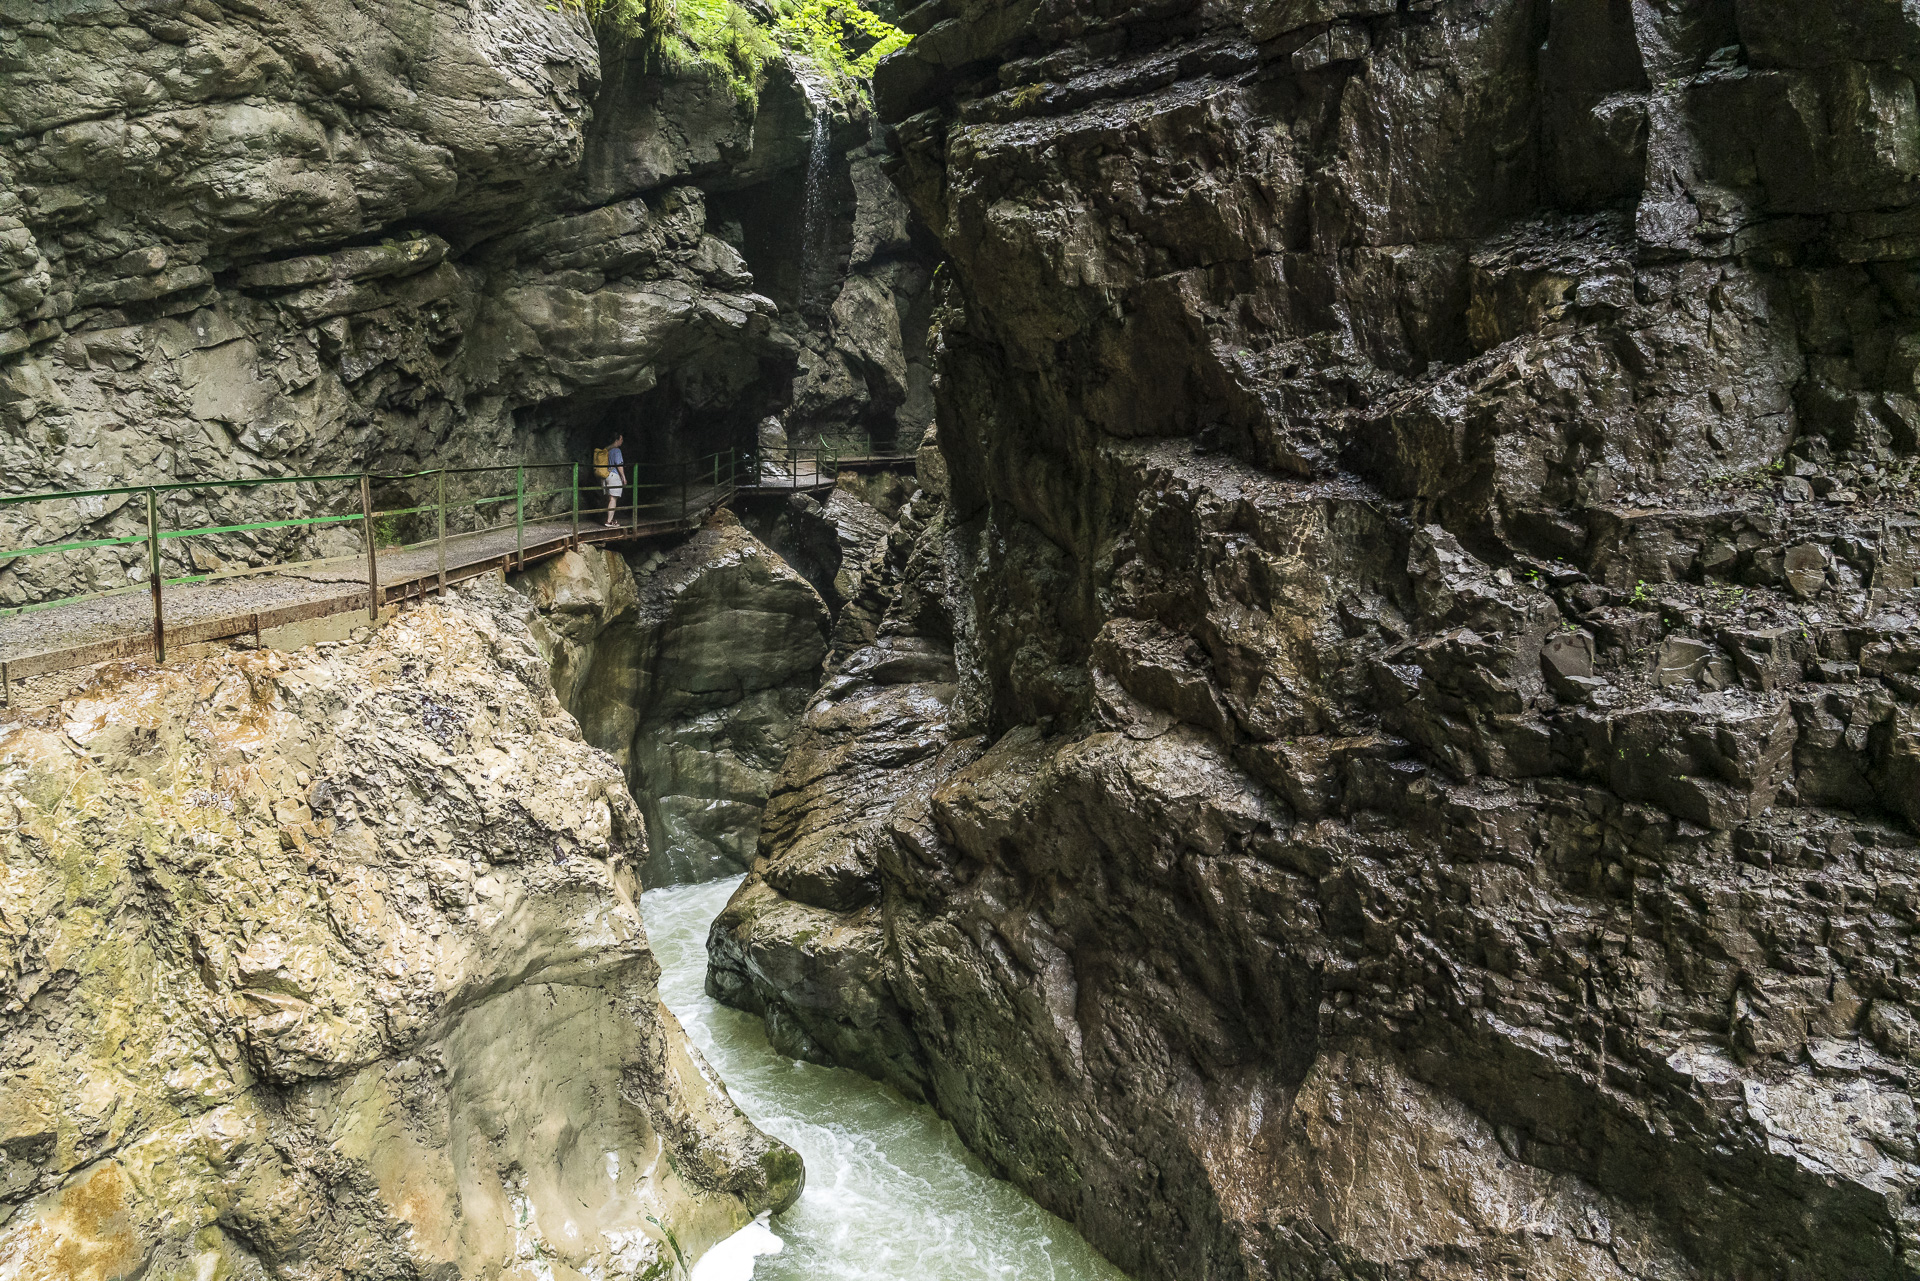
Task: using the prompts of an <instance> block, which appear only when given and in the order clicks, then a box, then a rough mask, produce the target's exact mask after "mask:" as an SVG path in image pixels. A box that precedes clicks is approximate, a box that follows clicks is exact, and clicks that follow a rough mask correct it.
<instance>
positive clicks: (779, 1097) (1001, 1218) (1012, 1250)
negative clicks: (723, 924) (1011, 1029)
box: [641, 877, 1126, 1281]
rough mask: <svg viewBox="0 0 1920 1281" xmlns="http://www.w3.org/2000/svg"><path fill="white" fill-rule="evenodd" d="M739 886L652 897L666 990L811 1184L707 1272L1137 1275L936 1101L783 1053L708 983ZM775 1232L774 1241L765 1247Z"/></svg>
mask: <svg viewBox="0 0 1920 1281" xmlns="http://www.w3.org/2000/svg"><path fill="white" fill-rule="evenodd" d="M739 883H740V881H739V878H737V877H735V878H733V879H730V880H726V881H713V882H708V883H707V884H705V885H676V886H670V887H668V888H666V889H658V890H650V891H648V892H647V894H646V895H645V896H644V897H643V898H642V900H641V908H642V912H643V914H644V915H645V917H646V922H647V935H648V937H649V938H650V939H651V940H652V943H653V951H654V955H655V956H657V957H658V958H659V960H660V967H661V970H662V974H661V978H660V994H661V996H662V998H664V999H665V1001H666V1003H667V1006H668V1008H669V1009H671V1010H672V1011H673V1012H674V1014H675V1016H676V1017H678V1018H679V1020H680V1022H681V1024H682V1025H683V1026H684V1027H685V1028H686V1030H687V1035H688V1036H689V1037H691V1038H692V1040H693V1043H694V1044H695V1045H697V1046H699V1047H700V1052H701V1053H702V1054H704V1055H706V1057H707V1061H708V1062H709V1063H711V1064H712V1065H713V1067H714V1070H715V1071H717V1072H719V1074H720V1075H721V1077H722V1078H723V1079H724V1080H725V1081H726V1083H727V1088H728V1090H730V1091H731V1092H732V1094H733V1098H734V1101H735V1102H736V1103H738V1104H739V1105H740V1106H741V1108H743V1109H744V1110H745V1111H746V1113H747V1115H748V1116H750V1117H752V1118H753V1120H754V1122H755V1123H756V1124H757V1125H759V1126H760V1128H761V1129H763V1130H765V1131H766V1132H767V1133H769V1134H772V1135H774V1136H776V1137H778V1138H780V1139H782V1140H784V1141H785V1142H787V1143H790V1144H792V1145H793V1146H794V1147H795V1148H796V1149H798V1150H799V1152H800V1155H801V1156H802V1157H803V1158H805V1160H806V1163H807V1190H806V1192H805V1193H804V1194H803V1195H802V1196H801V1198H800V1200H799V1201H798V1202H797V1203H795V1204H794V1206H793V1208H792V1209H790V1210H788V1211H787V1212H786V1213H785V1214H783V1215H780V1216H779V1217H778V1218H776V1219H774V1220H773V1221H772V1223H771V1224H769V1225H766V1226H758V1225H756V1227H754V1228H748V1229H747V1230H746V1232H744V1233H742V1234H741V1235H740V1236H738V1237H736V1238H734V1239H733V1240H731V1241H729V1242H728V1243H727V1244H726V1245H725V1246H722V1247H716V1249H715V1250H714V1251H711V1252H709V1257H710V1258H712V1256H713V1255H719V1256H720V1257H718V1258H712V1262H711V1263H709V1262H708V1260H707V1259H703V1260H702V1261H701V1262H702V1264H703V1266H702V1268H701V1269H699V1271H698V1276H699V1278H700V1281H745V1278H747V1277H749V1276H750V1277H752V1278H753V1281H781V1279H783V1278H792V1279H794V1281H801V1279H804V1281H1126V1279H1125V1277H1124V1276H1123V1275H1122V1273H1121V1272H1120V1271H1119V1270H1118V1269H1116V1268H1115V1267H1114V1266H1113V1265H1112V1264H1110V1263H1108V1262H1107V1261H1106V1260H1105V1259H1103V1258H1101V1257H1100V1256H1099V1255H1098V1254H1096V1253H1094V1251H1093V1248H1092V1247H1091V1246H1089V1245H1088V1244H1087V1243H1086V1242H1085V1241H1084V1240H1082V1239H1081V1237H1080V1235H1079V1233H1077V1232H1075V1231H1074V1230H1073V1228H1072V1227H1070V1226H1068V1225H1067V1224H1066V1223H1064V1222H1062V1221H1061V1220H1060V1219H1057V1218H1055V1217H1054V1216H1053V1215H1051V1214H1048V1213H1047V1212H1046V1211H1045V1210H1042V1209H1041V1208H1040V1207H1039V1206H1038V1205H1036V1204H1034V1202H1033V1201H1032V1200H1031V1199H1029V1198H1028V1197H1027V1195H1026V1194H1025V1193H1023V1192H1021V1191H1020V1190H1019V1189H1018V1188H1016V1187H1014V1186H1013V1185H1012V1184H1010V1183H1007V1182H1004V1181H1002V1180H1000V1179H996V1178H994V1177H993V1176H992V1175H990V1174H988V1173H987V1172H986V1170H985V1169H984V1168H983V1167H982V1166H981V1164H980V1162H979V1161H978V1160H977V1159H976V1158H975V1157H974V1156H973V1155H972V1154H971V1153H969V1152H968V1151H967V1149H966V1147H965V1146H964V1145H963V1144H962V1143H961V1142H960V1140H959V1137H958V1136H957V1135H955V1134H954V1132H953V1127H952V1126H950V1125H948V1124H947V1123H946V1122H945V1121H942V1120H941V1119H940V1118H939V1117H938V1116H937V1115H935V1114H934V1112H933V1110H932V1109H931V1108H927V1107H921V1106H917V1105H915V1104H911V1103H908V1102H907V1101H906V1100H905V1099H903V1098H901V1097H900V1095H898V1094H896V1093H895V1092H893V1091H892V1090H888V1089H886V1088H885V1087H883V1086H880V1085H878V1084H876V1083H874V1082H873V1081H870V1080H868V1079H867V1078H866V1077H864V1076H861V1075H860V1074H858V1073H856V1072H849V1071H846V1070H845V1069H842V1068H824V1067H819V1066H817V1065H815V1064H812V1063H799V1062H795V1061H794V1060H793V1059H789V1058H787V1057H785V1056H784V1055H781V1054H778V1053H775V1051H774V1049H773V1047H772V1046H771V1045H769V1044H768V1043H767V1036H766V1031H765V1029H764V1028H763V1027H762V1026H761V1023H760V1020H759V1019H757V1018H754V1017H753V1016H751V1015H747V1014H742V1013H740V1012H739V1011H737V1010H730V1009H727V1008H726V1007H725V1006H723V1005H720V1004H719V1003H718V1002H716V1001H714V1000H713V999H712V998H710V997H709V996H707V994H706V990H705V985H706V974H707V927H708V925H709V924H711V923H712V921H713V918H714V917H715V916H717V915H718V914H719V912H720V909H721V908H722V907H724V906H726V902H727V899H728V897H729V896H731V895H732V893H733V891H734V888H735V887H736V886H738V885H739ZM769 1229H770V1230H771V1232H772V1234H773V1235H774V1236H775V1237H777V1238H778V1239H779V1249H778V1252H777V1253H765V1252H764V1251H766V1250H768V1249H771V1248H772V1246H773V1242H772V1241H770V1240H768V1239H767V1236H766V1233H767V1232H768V1231H769ZM728 1247H732V1250H731V1252H730V1253H727V1254H723V1253H721V1252H722V1251H724V1250H727V1249H728ZM756 1256H757V1257H756ZM749 1267H751V1269H752V1270H751V1271H748V1270H747V1269H748V1268H749Z"/></svg>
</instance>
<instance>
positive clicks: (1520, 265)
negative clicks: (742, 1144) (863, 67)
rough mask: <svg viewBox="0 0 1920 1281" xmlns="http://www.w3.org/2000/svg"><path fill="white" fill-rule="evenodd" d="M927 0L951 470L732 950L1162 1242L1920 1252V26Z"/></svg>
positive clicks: (1251, 1249)
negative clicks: (1917, 489)
mask: <svg viewBox="0 0 1920 1281" xmlns="http://www.w3.org/2000/svg"><path fill="white" fill-rule="evenodd" d="M908 21H909V23H910V25H911V26H913V27H914V28H915V29H916V30H919V31H920V32H921V33H922V34H921V35H920V36H919V38H918V39H917V40H916V42H915V44H914V45H913V46H912V47H910V48H909V49H908V50H907V51H905V52H903V53H902V54H900V55H897V56H896V57H894V58H892V59H890V60H888V61H887V62H886V63H884V64H883V65H882V68H881V72H880V74H879V75H878V77H877V79H876V92H877V95H878V98H879V101H880V104H881V109H882V112H883V114H884V115H886V116H887V118H888V119H889V121H890V122H891V123H892V124H893V126H894V129H895V138H896V142H897V149H898V160H897V161H896V162H895V164H894V176H895V178H896V180H897V181H898V182H899V183H900V184H901V186H902V188H903V190H905V191H906V192H907V193H908V195H909V197H910V198H911V200H912V202H913V205H914V208H915V210H916V211H917V213H918V214H919V215H920V216H921V217H922V218H923V220H924V221H925V223H926V225H927V226H928V227H929V228H931V229H932V230H933V232H934V233H935V234H936V235H937V236H938V237H939V239H940V242H941V245H942V247H943V249H944V251H945V252H946V254H947V257H948V264H949V267H950V270H947V271H943V272H942V282H943V285H942V288H943V290H944V292H943V293H942V295H941V298H940V302H939V310H938V311H937V312H936V315H935V321H936V340H935V363H936V370H937V376H936V383H935V388H934V391H935V397H936V401H937V406H938V421H939V450H938V455H937V457H929V459H928V462H929V464H931V465H930V466H929V468H928V469H926V470H925V471H923V480H925V482H926V488H927V490H928V491H929V493H928V496H927V498H926V500H925V501H926V504H927V506H925V507H924V508H922V506H921V504H920V503H916V509H917V510H916V511H915V513H914V518H913V520H912V521H910V522H903V523H902V525H901V527H900V528H899V529H898V530H897V531H896V535H895V537H894V538H893V539H892V540H891V546H890V549H889V550H888V551H887V552H886V553H885V555H886V558H887V560H886V568H885V572H884V574H882V575H880V576H879V577H876V578H875V579H874V580H873V590H874V592H875V597H874V600H873V602H872V606H873V610H872V612H871V613H870V614H869V617H870V618H873V619H877V621H876V622H874V623H873V624H872V625H871V626H870V628H869V630H868V632H867V634H866V636H865V637H864V638H858V639H863V640H864V644H861V645H859V646H858V647H857V648H855V649H854V650H853V651H852V652H851V653H850V654H849V655H848V656H847V658H846V659H845V660H844V662H843V664H842V665H839V666H837V667H836V668H835V670H834V671H832V672H830V674H829V677H828V679H827V681H826V683H825V684H824V685H823V686H822V688H821V691H820V693H819V695H818V696H817V697H816V700H815V702H814V703H813V705H812V706H811V707H810V708H809V710H808V713H807V717H806V720H805V722H804V725H803V728H802V732H801V735H800V737H799V738H798V739H797V740H796V748H795V751H794V753H793V754H792V755H791V756H790V757H789V760H788V763H787V767H786V769H785V771H784V773H783V776H782V779H781V784H780V786H779V788H777V789H776V793H775V799H774V800H773V801H771V802H770V804H769V808H768V818H767V823H766V827H765V829H764V833H763V839H762V844H761V849H760V853H761V856H762V861H761V862H760V863H759V864H758V865H757V868H756V874H755V875H754V876H753V877H752V878H750V879H749V881H748V882H747V884H746V885H745V886H744V887H743V889H742V890H741V891H740V894H739V896H738V897H737V898H736V899H735V901H734V903H733V904H732V906H731V907H730V908H729V910H728V912H727V913H726V914H725V915H724V916H723V917H722V918H721V920H720V921H719V922H718V923H717V924H716V927H715V932H714V935H713V938H712V940H711V950H712V955H713V958H714V962H713V969H712V971H711V974H710V983H711V987H712V989H713V990H714V991H715V992H717V993H718V994H719V995H721V996H723V997H724V998H725V999H728V1000H731V1001H733V1002H735V1003H737V1004H741V1005H744V1006H748V1007H750V1008H756V1009H761V1010H764V1011H765V1012H766V1013H767V1015H768V1019H769V1026H770V1028H771V1029H772V1030H773V1031H774V1034H775V1035H776V1037H777V1038H778V1039H779V1040H780V1041H781V1043H782V1044H784V1045H786V1046H787V1047H788V1048H790V1049H791V1050H793V1051H794V1052H796V1053H806V1054H810V1055H813V1056H816V1057H830V1058H834V1059H837V1060H839V1061H842V1062H846V1063H850V1064H854V1065H857V1066H860V1067H862V1068H864V1069H865V1070H868V1071H870V1072H873V1073H875V1074H876V1075H880V1076H883V1077H884V1078H886V1079H888V1080H891V1081H893V1082H894V1083H896V1084H897V1085H899V1086H900V1088H902V1089H903V1090H906V1091H909V1092H912V1093H918V1094H921V1095H924V1096H925V1097H928V1098H930V1099H931V1100H933V1101H934V1102H935V1104H936V1105H937V1106H938V1107H939V1108H940V1109H941V1110H942V1111H943V1112H944V1113H945V1114H946V1115H947V1116H949V1117H951V1118H952V1119H953V1121H954V1123H955V1124H956V1125H957V1126H958V1128H959V1129H960V1131H961V1133H962V1134H964V1135H965V1136H966V1138H967V1140H968V1142H969V1143H970V1144H971V1145H972V1146H973V1147H974V1148H975V1150H977V1151H979V1152H980V1153H982V1155H984V1156H985V1157H987V1158H988V1159H989V1160H991V1161H992V1162H994V1163H995V1164H996V1165H997V1166H998V1167H999V1168H1001V1169H1002V1170H1004V1171H1006V1172H1007V1173H1008V1174H1009V1175H1010V1176H1011V1177H1012V1178H1014V1179H1016V1180H1017V1181H1019V1182H1020V1183H1021V1184H1022V1185H1023V1186H1025V1187H1027V1188H1028V1189H1029V1190H1031V1191H1032V1192H1033V1193H1034V1195H1035V1196H1036V1197H1038V1198H1039V1199H1040V1200H1041V1201H1042V1202H1043V1203H1044V1204H1047V1205H1048V1206H1050V1207H1051V1208H1053V1209H1055V1210H1057V1211H1058V1212H1060V1213H1061V1214H1063V1215H1066V1216H1068V1217H1069V1218H1071V1219H1073V1220H1074V1221H1075V1222H1076V1223H1077V1224H1078V1225H1079V1226H1080V1227H1081V1228H1082V1229H1083V1230H1084V1231H1085V1232H1086V1233H1087V1234H1088V1236H1089V1238H1090V1239H1091V1240H1093V1241H1094V1242H1095V1243H1096V1244H1098V1245H1099V1246H1100V1248H1101V1249H1102V1250H1104V1251H1106V1252H1107V1253H1109V1254H1110V1255H1111V1256H1112V1257H1113V1258H1114V1259H1115V1260H1116V1261H1117V1262H1119V1263H1120V1264H1122V1265H1123V1266H1124V1267H1126V1268H1127V1269H1129V1270H1130V1271H1132V1272H1134V1273H1135V1274H1137V1275H1139V1276H1142V1277H1167V1278H1198V1277H1227V1276H1233V1277H1240V1276H1248V1277H1282V1276H1284V1277H1295V1276H1318V1277H1332V1276H1348V1277H1381V1276H1446V1277H1463V1278H1464V1277H1468V1276H1473V1277H1480V1276H1492V1275H1505V1274H1508V1273H1510V1272H1511V1273H1516V1274H1519V1273H1523V1274H1526V1275H1538V1276H1555V1277H1592V1278H1600V1277H1608V1278H1613V1277H1684V1276H1700V1277H1706V1276H1741V1275H1773V1276H1789V1277H1799V1278H1809V1279H1811V1278H1835V1279H1838V1278H1843V1277H1844V1278H1857V1277H1884V1278H1894V1277H1912V1276H1914V1275H1916V1269H1920V1218H1917V1217H1916V1213H1915V1209H1914V1206H1915V1192H1916V1188H1920V1134H1917V1133H1916V1130H1915V1106H1914V1093H1913V1084H1914V1073H1915V1071H1916V1063H1917V1062H1920V1040H1917V1039H1916V1028H1917V1027H1920V1022H1917V1021H1916V1012H1917V1011H1920V992H1916V990H1915V988H1914V986H1913V982H1912V967H1911V964H1910V957H1911V953H1912V948H1913V943H1914V929H1915V924H1916V918H1915V901H1914V889H1915V884H1916V876H1917V875H1920V846H1917V845H1916V840H1915V836H1916V828H1917V827H1920V810H1917V809H1916V803H1917V802H1916V798H1920V772H1916V763H1920V711H1917V710H1916V706H1917V703H1916V700H1920V685H1917V684H1916V683H1915V682H1916V662H1920V629H1917V628H1916V619H1917V618H1920V597H1917V596H1916V594H1915V571H1916V568H1917V567H1920V562H1917V561H1916V541H1915V539H1916V532H1920V511H1916V504H1915V500H1914V496H1913V495H1914V488H1913V477H1914V464H1915V452H1916V433H1915V424H1916V422H1920V417H1916V411H1917V410H1920V401H1917V400H1916V391H1917V389H1916V386H1915V384H1914V367H1913V363H1912V361H1911V359H1910V358H1909V353H1908V347H1909V346H1910V345H1911V343H1910V338H1909V335H1911V334H1912V333H1913V332H1916V330H1917V329H1920V302H1917V299H1920V295H1916V294H1915V293H1914V291H1913V288H1912V283H1913V279H1914V272H1915V268H1916V264H1920V240H1917V239H1915V235H1914V226H1915V223H1914V219H1915V216H1916V209H1917V208H1920V205H1916V203H1915V199H1914V198H1915V195H1916V191H1917V189H1916V186H1915V183H1916V179H1920V167H1916V161H1915V159H1914V157H1913V155H1911V154H1910V151H1911V148H1910V146H1909V142H1910V140H1911V135H1912V119H1913V116H1912V111H1913V108H1912V106H1911V103H1912V102H1913V93H1914V90H1913V87H1912V75H1913V68H1914V65H1915V60H1916V58H1917V57H1920V27H1916V26H1915V25H1914V23H1913V20H1912V18H1911V15H1909V14H1907V13H1906V11H1905V10H1903V9H1901V8H1899V7H1897V6H1894V5H1889V4H1881V3H1877V0H1840V2H1838V3H1833V4H1826V5H1819V6H1806V5H1794V4H1786V3H1774V2H1772V0H1738V2H1737V3H1728V4H1713V5H1678V4H1659V3H1649V4H1639V3H1636V4H1633V5H1625V4H1602V3H1585V2H1582V0H1437V2H1428V0H1418V2H1416V3H1413V4H1407V3H1400V4H1391V3H1371V2H1370V0H1312V2H1308V0H1255V2H1254V3H1251V4H1246V5H1228V6H1219V5H1208V6H1200V5H1193V4H1188V3H1184V2H1183V0H1172V2H1171V3H1167V4H1162V5H1155V6H1144V7H1134V8H1120V7H1114V6H1102V5H1094V4H1077V3H1073V2H1072V0H1068V2H1067V3H1060V4H1048V5H1038V4H1030V3H1021V2H1014V3H998V2H996V0H980V2H969V0H935V3H933V4H929V5H927V6H925V7H923V8H922V9H921V10H919V11H917V12H916V13H915V14H914V15H912V16H910V18H909V19H908ZM936 506H937V507H938V510H937V512H936V511H935V510H934V508H935V507H936Z"/></svg>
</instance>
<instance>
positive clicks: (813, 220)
mask: <svg viewBox="0 0 1920 1281" xmlns="http://www.w3.org/2000/svg"><path fill="white" fill-rule="evenodd" d="M796 78H797V79H799V81H800V87H801V89H802V90H803V91H804V92H805V93H806V95H807V109H808V110H809V111H810V112H811V113H812V115H813V143H812V148H811V150H809V152H808V153H807V186H806V196H805V198H804V199H803V201H802V202H801V206H800V295H801V298H802V299H803V300H804V299H805V298H806V295H807V294H808V293H809V292H810V291H811V290H812V288H813V286H814V279H815V277H816V276H817V275H818V274H819V272H820V271H821V268H822V265H823V264H822V259H823V258H824V257H825V255H826V250H827V235H828V228H827V169H828V166H829V165H830V164H831V163H832V161H833V119H832V117H833V112H832V106H833V104H832V100H831V99H830V98H828V96H827V95H826V94H825V93H824V92H823V91H822V90H821V87H820V86H819V85H816V84H815V83H814V82H813V80H812V78H811V77H807V76H800V77H796Z"/></svg>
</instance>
